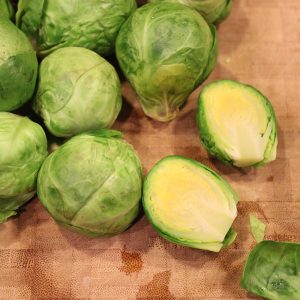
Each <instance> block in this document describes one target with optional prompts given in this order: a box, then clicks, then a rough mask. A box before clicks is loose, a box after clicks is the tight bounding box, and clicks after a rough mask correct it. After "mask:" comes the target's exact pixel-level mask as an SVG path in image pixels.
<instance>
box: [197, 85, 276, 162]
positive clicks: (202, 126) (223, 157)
mask: <svg viewBox="0 0 300 300" xmlns="http://www.w3.org/2000/svg"><path fill="white" fill-rule="evenodd" d="M215 84H240V85H242V86H244V87H245V88H247V89H251V90H252V91H255V92H256V93H257V94H258V96H259V97H261V99H262V100H263V101H264V102H263V104H264V106H265V108H266V113H268V114H269V121H270V122H271V124H272V131H271V134H270V138H269V143H268V144H267V148H266V149H265V153H264V159H263V160H262V161H260V162H258V163H256V164H253V165H251V167H261V166H264V165H265V164H267V163H268V162H270V161H272V160H274V159H275V158H276V148H277V143H278V139H277V124H276V116H275V112H274V109H273V107H272V104H271V103H270V101H269V100H268V98H267V97H266V96H264V95H263V94H262V93H261V92H260V91H258V90H257V89H256V88H254V87H253V86H251V85H247V84H243V83H240V82H238V81H234V80H227V79H226V80H216V81H213V82H211V83H209V84H207V85H205V86H204V87H203V89H202V90H201V92H200V94H199V98H198V110H197V117H196V120H197V126H198V129H199V133H200V140H201V142H202V143H203V145H204V147H205V148H206V150H207V151H208V152H209V153H210V154H211V155H213V156H215V157H217V158H218V159H219V160H220V161H222V162H223V163H224V164H226V165H234V161H233V160H232V158H231V157H229V155H228V154H227V153H226V152H225V151H223V150H222V148H221V147H220V146H219V145H218V141H217V140H216V138H215V137H214V135H213V134H212V133H211V132H210V130H209V124H208V122H207V119H206V114H205V108H204V103H203V102H204V101H203V98H202V97H203V96H202V95H203V94H204V92H205V91H206V89H209V88H211V87H212V86H213V85H215ZM249 167H250V166H249Z"/></svg>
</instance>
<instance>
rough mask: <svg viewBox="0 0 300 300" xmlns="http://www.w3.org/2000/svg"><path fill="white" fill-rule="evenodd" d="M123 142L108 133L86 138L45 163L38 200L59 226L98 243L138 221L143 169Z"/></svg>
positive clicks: (67, 145)
mask: <svg viewBox="0 0 300 300" xmlns="http://www.w3.org/2000/svg"><path fill="white" fill-rule="evenodd" d="M121 137H122V135H121V133H120V132H118V131H113V130H105V129H102V130H95V131H90V132H87V133H83V134H80V135H78V136H75V137H73V138H72V139H70V140H69V141H67V142H66V143H65V144H63V145H62V146H61V147H59V148H58V149H57V150H56V151H54V152H53V153H52V154H50V156H48V158H47V159H46V160H45V162H44V164H43V166H42V168H41V170H40V172H39V176H38V196H39V199H40V200H41V202H42V204H43V205H44V207H45V208H46V209H47V210H48V212H49V213H50V215H51V216H52V217H53V219H54V220H55V221H56V222H57V223H59V224H61V225H63V226H65V227H67V228H69V229H71V230H74V231H77V232H78V233H81V234H85V235H88V236H92V237H97V236H110V235H114V234H117V233H120V232H122V231H124V230H125V229H127V228H128V227H129V226H130V224H131V223H132V222H133V220H134V219H135V218H136V216H137V215H138V212H139V203H140V198H141V188H142V168H141V163H140V160H139V158H138V156H137V154H136V153H135V152H134V149H133V148H132V146H131V145H129V144H128V143H126V142H125V141H124V140H123V139H122V138H121Z"/></svg>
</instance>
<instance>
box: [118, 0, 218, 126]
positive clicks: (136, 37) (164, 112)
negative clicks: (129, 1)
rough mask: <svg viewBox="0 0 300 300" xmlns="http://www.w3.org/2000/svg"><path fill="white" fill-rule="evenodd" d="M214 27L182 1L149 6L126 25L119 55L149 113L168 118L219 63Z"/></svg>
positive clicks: (126, 73)
mask: <svg viewBox="0 0 300 300" xmlns="http://www.w3.org/2000/svg"><path fill="white" fill-rule="evenodd" d="M216 51H217V45H216V33H215V28H214V27H213V25H211V26H209V25H207V23H206V22H205V20H204V19H203V18H202V17H201V16H200V15H199V14H198V13H197V12H196V11H195V10H193V9H190V8H188V7H186V6H183V5H182V4H174V3H161V4H154V3H152V4H151V3H150V4H146V5H144V6H142V7H141V8H139V9H137V10H136V12H135V13H134V14H133V15H132V16H131V17H130V18H129V19H128V20H127V22H125V24H124V25H123V26H122V28H121V30H120V33H119V35H118V38H117V42H116V53H117V58H118V61H119V63H120V66H121V68H122V70H123V72H124V73H125V75H126V77H127V79H128V80H129V81H130V83H131V84H132V86H133V88H134V89H135V90H136V92H137V94H138V95H139V98H140V102H141V105H142V108H143V110H144V112H145V114H146V115H148V116H149V117H151V118H154V119H156V120H159V121H169V120H171V119H174V118H175V117H176V115H177V114H178V111H179V108H180V107H181V106H182V105H183V104H184V102H185V101H186V99H187V97H188V96H189V95H190V93H191V92H192V91H193V90H194V89H195V87H197V86H198V85H199V84H200V83H201V82H202V81H204V80H205V79H206V78H207V76H208V75H209V74H210V72H211V71H212V69H213V67H214V65H215V61H216Z"/></svg>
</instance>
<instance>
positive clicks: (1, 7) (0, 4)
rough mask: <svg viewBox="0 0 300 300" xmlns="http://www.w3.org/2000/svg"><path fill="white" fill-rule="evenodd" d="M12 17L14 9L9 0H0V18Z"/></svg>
mask: <svg viewBox="0 0 300 300" xmlns="http://www.w3.org/2000/svg"><path fill="white" fill-rule="evenodd" d="M1 17H3V18H7V19H12V18H13V17H14V9H13V7H12V5H11V3H10V1H9V0H0V18H1Z"/></svg>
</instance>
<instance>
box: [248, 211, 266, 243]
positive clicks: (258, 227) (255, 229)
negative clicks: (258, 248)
mask: <svg viewBox="0 0 300 300" xmlns="http://www.w3.org/2000/svg"><path fill="white" fill-rule="evenodd" d="M249 219H250V226H251V231H252V235H253V237H254V239H255V241H256V242H257V243H259V242H261V241H262V240H263V239H264V237H265V230H266V225H265V224H264V223H263V222H261V221H260V220H259V219H257V218H256V217H255V216H254V215H252V214H250V217H249Z"/></svg>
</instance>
